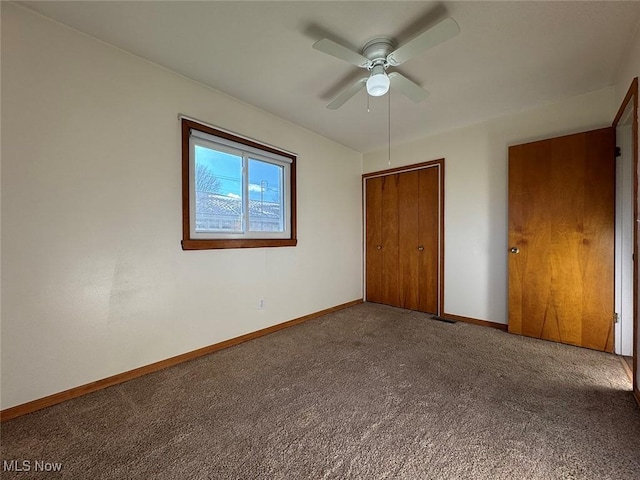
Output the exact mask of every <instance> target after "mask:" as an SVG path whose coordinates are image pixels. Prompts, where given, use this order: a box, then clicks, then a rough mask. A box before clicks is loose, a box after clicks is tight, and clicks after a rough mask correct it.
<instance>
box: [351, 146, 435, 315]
mask: <svg viewBox="0 0 640 480" xmlns="http://www.w3.org/2000/svg"><path fill="white" fill-rule="evenodd" d="M426 168H437V169H438V187H439V190H440V191H439V192H438V193H439V195H438V199H439V201H438V218H439V222H438V223H439V232H438V269H437V270H438V283H437V285H438V311H437V313H436V315H437V316H438V317H439V316H441V315H442V312H444V158H439V159H437V160H430V161H428V162H421V163H414V164H411V165H404V166H402V167H395V168H388V169H385V170H378V171H375V172H370V173H365V174H363V175H362V252H363V256H364V261H363V262H362V264H363V267H362V268H363V270H362V271H363V282H362V298H367V282H366V278H367V262H366V258H367V238H366V237H367V190H366V188H367V179H369V178H374V177H386V176H388V175H395V174H397V173H405V172H412V171H416V170H423V169H426Z"/></svg>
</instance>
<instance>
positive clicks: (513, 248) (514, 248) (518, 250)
mask: <svg viewBox="0 0 640 480" xmlns="http://www.w3.org/2000/svg"><path fill="white" fill-rule="evenodd" d="M509 251H510V252H511V253H520V249H519V248H518V247H511V248H510V249H509Z"/></svg>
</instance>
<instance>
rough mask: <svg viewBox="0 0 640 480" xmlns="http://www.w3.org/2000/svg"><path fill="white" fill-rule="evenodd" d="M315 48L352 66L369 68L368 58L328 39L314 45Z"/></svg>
mask: <svg viewBox="0 0 640 480" xmlns="http://www.w3.org/2000/svg"><path fill="white" fill-rule="evenodd" d="M313 48H315V49H316V50H318V51H320V52H323V53H326V54H327V55H331V56H332V57H336V58H339V59H340V60H344V61H345V62H348V63H350V64H351V65H355V66H356V67H360V68H367V67H368V66H369V63H370V62H369V59H368V58H366V57H363V56H362V55H360V54H359V53H356V52H354V51H353V50H350V49H348V48H347V47H344V46H342V45H340V44H339V43H336V42H334V41H333V40H329V39H328V38H323V39H322V40H318V41H317V42H316V43H314V44H313Z"/></svg>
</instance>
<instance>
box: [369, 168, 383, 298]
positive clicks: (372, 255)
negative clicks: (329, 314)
mask: <svg viewBox="0 0 640 480" xmlns="http://www.w3.org/2000/svg"><path fill="white" fill-rule="evenodd" d="M365 200H366V204H367V210H366V222H367V226H366V228H367V233H366V249H367V255H366V268H367V274H366V275H367V278H366V283H367V301H368V302H375V303H380V302H382V177H375V178H370V179H368V180H367V182H366V187H365Z"/></svg>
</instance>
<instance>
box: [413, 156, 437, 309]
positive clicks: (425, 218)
mask: <svg viewBox="0 0 640 480" xmlns="http://www.w3.org/2000/svg"><path fill="white" fill-rule="evenodd" d="M419 191H420V196H419V198H418V204H419V216H418V223H419V226H418V252H419V256H418V262H419V264H418V271H419V272H420V274H419V275H418V291H419V296H418V308H417V310H420V311H421V312H428V313H434V314H437V313H438V291H439V289H438V286H439V279H440V274H439V268H440V262H439V256H440V167H431V168H424V169H422V170H419Z"/></svg>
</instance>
